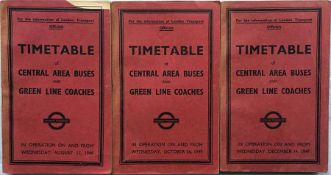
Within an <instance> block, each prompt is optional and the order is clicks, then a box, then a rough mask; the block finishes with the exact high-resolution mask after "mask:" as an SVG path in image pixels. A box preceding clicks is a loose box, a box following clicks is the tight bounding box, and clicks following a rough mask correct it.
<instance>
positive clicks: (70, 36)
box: [2, 1, 111, 173]
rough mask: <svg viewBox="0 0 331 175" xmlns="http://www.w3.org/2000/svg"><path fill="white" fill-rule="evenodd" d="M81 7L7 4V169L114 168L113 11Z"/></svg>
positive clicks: (101, 170) (4, 59)
mask: <svg viewBox="0 0 331 175" xmlns="http://www.w3.org/2000/svg"><path fill="white" fill-rule="evenodd" d="M76 4H77V2H76ZM96 5H99V6H96ZM80 6H81V7H79V6H78V7H76V6H75V5H71V4H70V3H67V2H47V3H45V2H42V1H40V2H38V1H37V2H36V1H34V2H30V1H29V2H28V1H23V2H5V4H4V6H3V21H6V23H2V24H3V28H2V29H3V30H2V31H3V34H2V37H3V38H2V42H3V45H2V46H3V47H2V48H3V49H2V51H5V52H4V53H3V57H2V63H3V64H2V73H3V84H2V87H3V134H4V137H3V138H4V139H3V143H4V147H3V148H4V161H3V164H4V172H7V173H109V172H110V167H111V166H110V165H111V162H110V159H111V152H110V151H111V145H110V143H111V134H110V66H109V65H110V55H109V54H110V52H109V42H110V41H109V39H110V38H109V37H110V32H109V30H110V29H109V28H110V26H109V9H106V10H103V7H102V4H88V3H81V4H80ZM82 6H84V8H83V7H82ZM88 6H90V7H91V6H92V8H88ZM7 50H8V52H6V51H7ZM107 65H108V66H107Z"/></svg>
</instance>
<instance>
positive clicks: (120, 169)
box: [113, 2, 219, 173]
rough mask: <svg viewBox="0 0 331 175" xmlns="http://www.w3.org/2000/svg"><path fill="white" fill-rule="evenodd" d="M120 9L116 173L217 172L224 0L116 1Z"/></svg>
mask: <svg viewBox="0 0 331 175" xmlns="http://www.w3.org/2000/svg"><path fill="white" fill-rule="evenodd" d="M113 17H114V18H113V20H114V21H115V24H114V25H113V26H118V28H113V30H114V33H115V34H114V36H116V37H117V36H118V39H116V40H115V42H113V46H114V48H113V49H114V50H119V54H118V55H116V56H114V60H115V61H114V63H115V64H114V65H116V66H114V70H115V72H116V73H115V74H114V80H115V83H114V85H115V93H116V98H115V101H117V102H119V104H117V105H116V107H115V111H116V112H115V114H114V115H115V118H116V119H115V120H116V123H115V126H116V132H115V137H116V140H115V141H114V144H115V145H114V151H115V153H114V154H116V156H115V161H114V162H115V165H114V167H115V169H114V171H115V173H184V172H190V173H198V172H201V173H202V172H204V173H207V172H208V173H217V172H218V170H217V167H218V165H217V162H218V156H217V153H218V138H217V135H218V106H217V104H218V103H217V99H218V91H217V87H218V66H219V64H218V62H219V61H218V60H219V47H218V46H219V31H218V30H217V29H219V28H218V27H219V3H217V2H209V3H200V2H194V3H192V2H185V3H177V2H174V3H163V2H158V3H157V2H148V3H113ZM114 54H115V53H114ZM117 65H119V68H117Z"/></svg>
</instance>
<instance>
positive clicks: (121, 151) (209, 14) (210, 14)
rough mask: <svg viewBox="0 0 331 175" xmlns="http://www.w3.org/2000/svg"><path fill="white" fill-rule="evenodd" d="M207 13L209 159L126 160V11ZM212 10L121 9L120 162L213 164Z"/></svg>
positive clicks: (144, 12) (140, 12)
mask: <svg viewBox="0 0 331 175" xmlns="http://www.w3.org/2000/svg"><path fill="white" fill-rule="evenodd" d="M192 12H193V13H207V14H208V16H209V18H208V20H209V25H208V40H209V42H208V43H209V78H208V90H209V93H208V131H209V132H208V144H209V150H208V160H179V159H178V160H160V159H156V160H124V145H125V144H124V139H123V136H124V124H123V123H124V119H123V118H124V98H123V97H124V93H123V89H124V76H123V70H124V67H123V62H124V57H123V55H124V51H123V50H124V49H123V46H124V44H123V38H124V37H123V35H124V34H123V33H124V32H123V29H124V24H123V20H122V19H123V16H124V13H138V14H146V13H147V14H148V13H192ZM212 17H213V14H212V10H211V9H121V10H119V35H120V36H119V39H120V40H119V45H120V48H119V49H120V50H119V53H120V65H119V67H120V78H121V84H120V85H121V88H120V106H121V109H120V111H121V114H120V127H121V128H120V162H119V163H120V164H131V165H132V164H177V163H183V164H186V163H188V164H212V163H213V162H212V135H213V131H212V116H213V114H212V112H213V111H212V105H213V103H212V92H213V86H212V81H213V79H212V74H213V69H212V65H213V63H212V58H213V55H212V48H213V45H212V28H213V26H212V22H213V20H212Z"/></svg>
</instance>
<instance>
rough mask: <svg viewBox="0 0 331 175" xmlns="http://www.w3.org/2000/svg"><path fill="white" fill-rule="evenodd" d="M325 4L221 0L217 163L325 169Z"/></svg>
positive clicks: (239, 167)
mask: <svg viewBox="0 0 331 175" xmlns="http://www.w3.org/2000/svg"><path fill="white" fill-rule="evenodd" d="M327 5H328V4H327V3H322V2H315V3H312V2H309V3H308V2H307V3H299V2H292V3H291V2H289V3H280V2H279V3H263V2H256V3H224V6H223V7H222V10H223V14H224V15H225V16H223V21H224V23H222V25H223V28H222V30H223V31H226V35H227V39H226V41H225V40H223V46H224V48H226V54H223V55H222V56H223V58H224V59H223V62H222V63H224V64H225V65H224V66H227V72H223V74H222V75H226V76H223V79H222V80H223V83H224V84H226V85H222V88H223V90H222V93H223V95H222V97H224V98H223V99H222V101H223V102H224V103H223V105H222V114H224V115H222V116H223V118H222V125H221V131H223V133H224V134H223V135H222V136H221V137H222V142H221V143H222V144H221V148H222V151H225V152H226V154H225V156H222V157H221V160H223V161H221V162H222V163H221V170H222V171H308V172H315V171H317V172H323V171H326V168H327V127H328V126H327V125H328V123H327V117H328V116H327V114H328V112H327V111H328V75H329V61H328V60H329V59H328V57H329V51H328V49H329V21H328V20H329V17H328V15H329V14H328V6H327ZM246 31H249V32H246ZM223 34H225V33H224V32H223ZM224 93H226V94H227V95H224Z"/></svg>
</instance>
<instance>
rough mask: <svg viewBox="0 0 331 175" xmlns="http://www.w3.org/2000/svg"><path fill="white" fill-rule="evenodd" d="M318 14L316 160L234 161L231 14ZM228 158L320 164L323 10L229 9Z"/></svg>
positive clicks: (252, 162) (270, 161)
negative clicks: (232, 144)
mask: <svg viewBox="0 0 331 175" xmlns="http://www.w3.org/2000/svg"><path fill="white" fill-rule="evenodd" d="M284 11H285V12H317V55H316V57H317V59H316V62H317V63H316V72H317V73H316V76H317V77H316V81H317V83H316V86H317V87H316V91H317V94H316V105H317V108H316V109H317V113H316V118H317V119H316V130H317V131H316V146H315V148H316V150H315V152H316V155H315V158H316V159H315V160H293V159H292V160H290V159H284V160H281V159H277V160H258V159H245V160H233V159H231V155H230V154H231V151H230V148H231V104H230V101H231V94H230V93H231V67H230V66H231V58H230V57H231V12H233V13H240V12H245V13H266V12H284ZM226 13H227V36H228V37H227V54H226V57H227V60H226V64H227V77H226V78H227V144H226V146H227V148H226V150H227V152H226V154H227V156H226V161H227V163H228V164H319V163H320V130H319V128H320V94H321V79H320V74H321V70H320V64H321V61H320V59H321V47H320V46H321V27H320V25H321V14H322V9H321V8H296V7H295V8H291V7H288V8H287V7H286V8H229V9H227V12H226Z"/></svg>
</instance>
